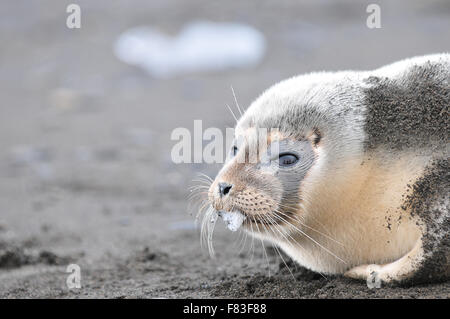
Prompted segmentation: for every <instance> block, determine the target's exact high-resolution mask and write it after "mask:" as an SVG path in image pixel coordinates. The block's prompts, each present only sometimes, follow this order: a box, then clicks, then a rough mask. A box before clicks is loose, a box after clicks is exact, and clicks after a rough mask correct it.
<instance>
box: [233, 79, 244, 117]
mask: <svg viewBox="0 0 450 319" xmlns="http://www.w3.org/2000/svg"><path fill="white" fill-rule="evenodd" d="M230 87H231V92H233V97H234V103H236V107H237V109H238V111H239V113H240V114H241V116H242V114H243V113H242V110H241V107H240V106H239V103H238V101H237V98H236V93H235V92H234V89H233V86H232V85H230Z"/></svg>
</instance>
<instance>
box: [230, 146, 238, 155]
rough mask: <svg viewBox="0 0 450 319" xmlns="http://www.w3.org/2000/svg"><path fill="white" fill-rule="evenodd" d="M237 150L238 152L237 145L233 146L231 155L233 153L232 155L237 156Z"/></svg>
mask: <svg viewBox="0 0 450 319" xmlns="http://www.w3.org/2000/svg"><path fill="white" fill-rule="evenodd" d="M237 152H238V148H237V146H233V147H232V148H231V155H232V156H236V154H237Z"/></svg>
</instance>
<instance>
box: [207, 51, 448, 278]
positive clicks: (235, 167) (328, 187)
mask: <svg viewBox="0 0 450 319" xmlns="http://www.w3.org/2000/svg"><path fill="white" fill-rule="evenodd" d="M449 70H450V55H449V54H437V55H428V56H422V57H415V58H411V59H407V60H403V61H400V62H396V63H393V64H390V65H388V66H384V67H382V68H379V69H377V70H374V71H343V72H332V73H331V72H319V73H311V74H306V75H301V76H296V77H293V78H290V79H288V80H284V81H282V82H280V83H278V84H276V85H274V86H273V87H271V88H269V89H268V90H266V91H265V92H264V93H263V94H261V95H260V96H259V97H258V98H257V99H256V100H255V101H254V102H253V103H252V104H251V105H250V107H249V108H248V109H247V110H246V111H245V113H244V114H243V116H242V117H241V118H240V119H239V121H238V123H237V125H236V129H235V142H234V144H233V146H232V148H231V150H230V154H229V156H228V157H227V160H226V162H225V164H224V166H223V167H222V169H221V170H220V172H219V173H218V175H217V177H216V178H215V180H213V181H211V184H210V187H209V190H208V200H209V203H210V205H211V209H209V210H207V213H206V214H205V216H204V220H206V221H209V219H210V218H212V217H214V216H217V215H216V214H217V213H219V214H220V215H222V216H226V217H227V221H228V223H229V224H231V225H233V230H235V229H236V228H237V227H239V226H240V225H241V224H242V228H243V229H244V231H246V232H248V233H250V234H251V235H252V236H254V237H257V238H260V239H262V240H266V241H269V242H272V243H273V244H275V245H276V246H278V247H280V248H281V249H282V250H283V251H284V252H285V253H286V254H287V255H289V256H290V257H291V258H292V259H293V260H294V261H296V262H297V263H298V264H300V265H301V266H304V267H306V268H308V269H311V270H313V271H316V272H321V273H324V274H343V275H345V276H348V277H352V278H359V279H365V280H372V279H379V280H381V281H382V282H384V283H418V282H430V281H442V280H446V279H448V278H449V277H450V266H449V264H450V262H449V260H450V237H449V234H450V227H449V225H450V221H449V220H450V219H449V218H450V217H449V216H450V214H449V189H450V186H449V184H450V176H449V153H450V152H449V140H450V139H449V135H450V133H449V132H450V130H449V106H450V71H449ZM259 129H266V131H267V134H266V136H263V137H261V135H260V134H259V133H258V131H259ZM272 145H277V147H276V148H275V150H276V151H273V150H272V147H271V146H272ZM251 149H256V153H255V154H256V161H250V160H249V157H251V155H252V154H250V153H251V152H250V150H251ZM236 215H237V216H239V217H233V216H236ZM229 221H232V222H229ZM203 224H204V227H202V230H204V228H205V227H206V228H207V230H206V231H205V232H211V230H212V228H213V227H210V226H208V225H209V223H208V222H204V223H203Z"/></svg>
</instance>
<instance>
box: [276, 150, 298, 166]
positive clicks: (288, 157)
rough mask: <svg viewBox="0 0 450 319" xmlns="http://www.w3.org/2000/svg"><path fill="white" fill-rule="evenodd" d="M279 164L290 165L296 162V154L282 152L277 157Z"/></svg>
mask: <svg viewBox="0 0 450 319" xmlns="http://www.w3.org/2000/svg"><path fill="white" fill-rule="evenodd" d="M278 162H279V163H280V166H291V165H294V164H295V163H297V162H298V156H297V155H295V154H292V153H283V154H280V156H279V157H278Z"/></svg>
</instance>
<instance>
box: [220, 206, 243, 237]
mask: <svg viewBox="0 0 450 319" xmlns="http://www.w3.org/2000/svg"><path fill="white" fill-rule="evenodd" d="M217 215H219V217H221V218H222V220H223V221H224V222H225V224H226V226H227V228H228V229H229V230H231V231H233V232H234V231H237V230H238V229H239V228H240V227H241V226H242V224H243V223H244V221H245V220H246V219H247V216H246V215H245V214H243V213H242V212H241V211H240V210H234V211H232V212H228V211H224V210H219V211H217Z"/></svg>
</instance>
